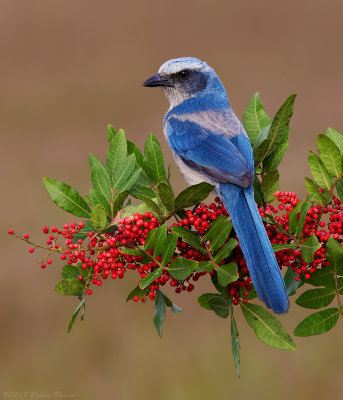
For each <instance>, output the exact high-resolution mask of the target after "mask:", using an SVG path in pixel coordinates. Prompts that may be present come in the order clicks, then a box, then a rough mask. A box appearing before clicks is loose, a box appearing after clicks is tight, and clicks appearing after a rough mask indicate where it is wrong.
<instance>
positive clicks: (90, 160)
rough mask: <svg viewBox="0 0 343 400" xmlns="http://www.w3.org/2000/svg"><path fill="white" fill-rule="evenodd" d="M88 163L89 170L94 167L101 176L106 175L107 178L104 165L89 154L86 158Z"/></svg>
mask: <svg viewBox="0 0 343 400" xmlns="http://www.w3.org/2000/svg"><path fill="white" fill-rule="evenodd" d="M88 163H89V166H90V168H91V170H92V169H93V168H94V167H98V168H99V169H100V171H101V173H102V174H103V175H107V176H108V172H107V170H106V168H105V166H104V164H103V163H102V162H101V161H100V160H99V159H98V157H96V156H95V155H94V154H90V155H89V156H88Z"/></svg>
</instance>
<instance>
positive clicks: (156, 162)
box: [144, 133, 167, 184]
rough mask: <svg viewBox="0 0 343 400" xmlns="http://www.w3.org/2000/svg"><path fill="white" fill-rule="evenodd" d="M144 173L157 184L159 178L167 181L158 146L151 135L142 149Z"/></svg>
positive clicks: (161, 154)
mask: <svg viewBox="0 0 343 400" xmlns="http://www.w3.org/2000/svg"><path fill="white" fill-rule="evenodd" d="M144 171H145V172H146V173H147V175H148V177H149V178H150V179H151V180H152V181H153V182H154V183H155V184H157V183H158V181H159V180H160V178H164V179H165V180H166V179H167V177H166V172H165V170H164V158H163V153H162V150H161V147H160V144H159V142H158V140H157V139H156V137H155V136H154V135H153V134H152V133H151V134H150V135H149V136H148V139H147V141H146V143H145V148H144Z"/></svg>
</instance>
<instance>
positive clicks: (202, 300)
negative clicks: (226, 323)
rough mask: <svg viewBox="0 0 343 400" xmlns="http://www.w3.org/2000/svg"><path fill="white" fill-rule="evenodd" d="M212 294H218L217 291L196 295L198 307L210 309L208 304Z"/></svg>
mask: <svg viewBox="0 0 343 400" xmlns="http://www.w3.org/2000/svg"><path fill="white" fill-rule="evenodd" d="M214 296H219V294H218V293H204V294H202V295H201V296H199V297H198V303H199V304H200V307H202V308H204V309H205V310H211V306H210V298H211V297H214Z"/></svg>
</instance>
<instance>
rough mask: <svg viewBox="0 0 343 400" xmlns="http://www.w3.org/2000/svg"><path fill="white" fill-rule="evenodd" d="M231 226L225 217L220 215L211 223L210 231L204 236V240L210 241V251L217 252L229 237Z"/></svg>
mask: <svg viewBox="0 0 343 400" xmlns="http://www.w3.org/2000/svg"><path fill="white" fill-rule="evenodd" d="M232 227H233V225H232V222H231V221H227V217H226V216H224V215H220V216H219V217H218V218H217V219H216V220H215V221H214V222H212V224H211V226H210V229H209V230H208V231H207V232H206V234H205V236H204V237H205V239H206V240H210V241H211V244H210V250H211V251H217V250H218V249H219V247H220V246H222V245H223V244H224V243H225V241H226V239H227V238H228V237H229V235H230V232H231V229H232Z"/></svg>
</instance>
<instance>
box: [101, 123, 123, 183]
mask: <svg viewBox="0 0 343 400" xmlns="http://www.w3.org/2000/svg"><path fill="white" fill-rule="evenodd" d="M126 159H127V142H126V137H125V132H124V131H123V130H119V131H118V132H117V133H116V135H115V136H114V138H113V140H112V141H111V143H110V146H109V148H108V152H107V157H106V169H107V172H108V174H109V177H110V181H111V184H113V183H114V177H115V176H116V177H118V176H119V175H120V171H121V169H122V168H123V167H124V166H125V162H126Z"/></svg>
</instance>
